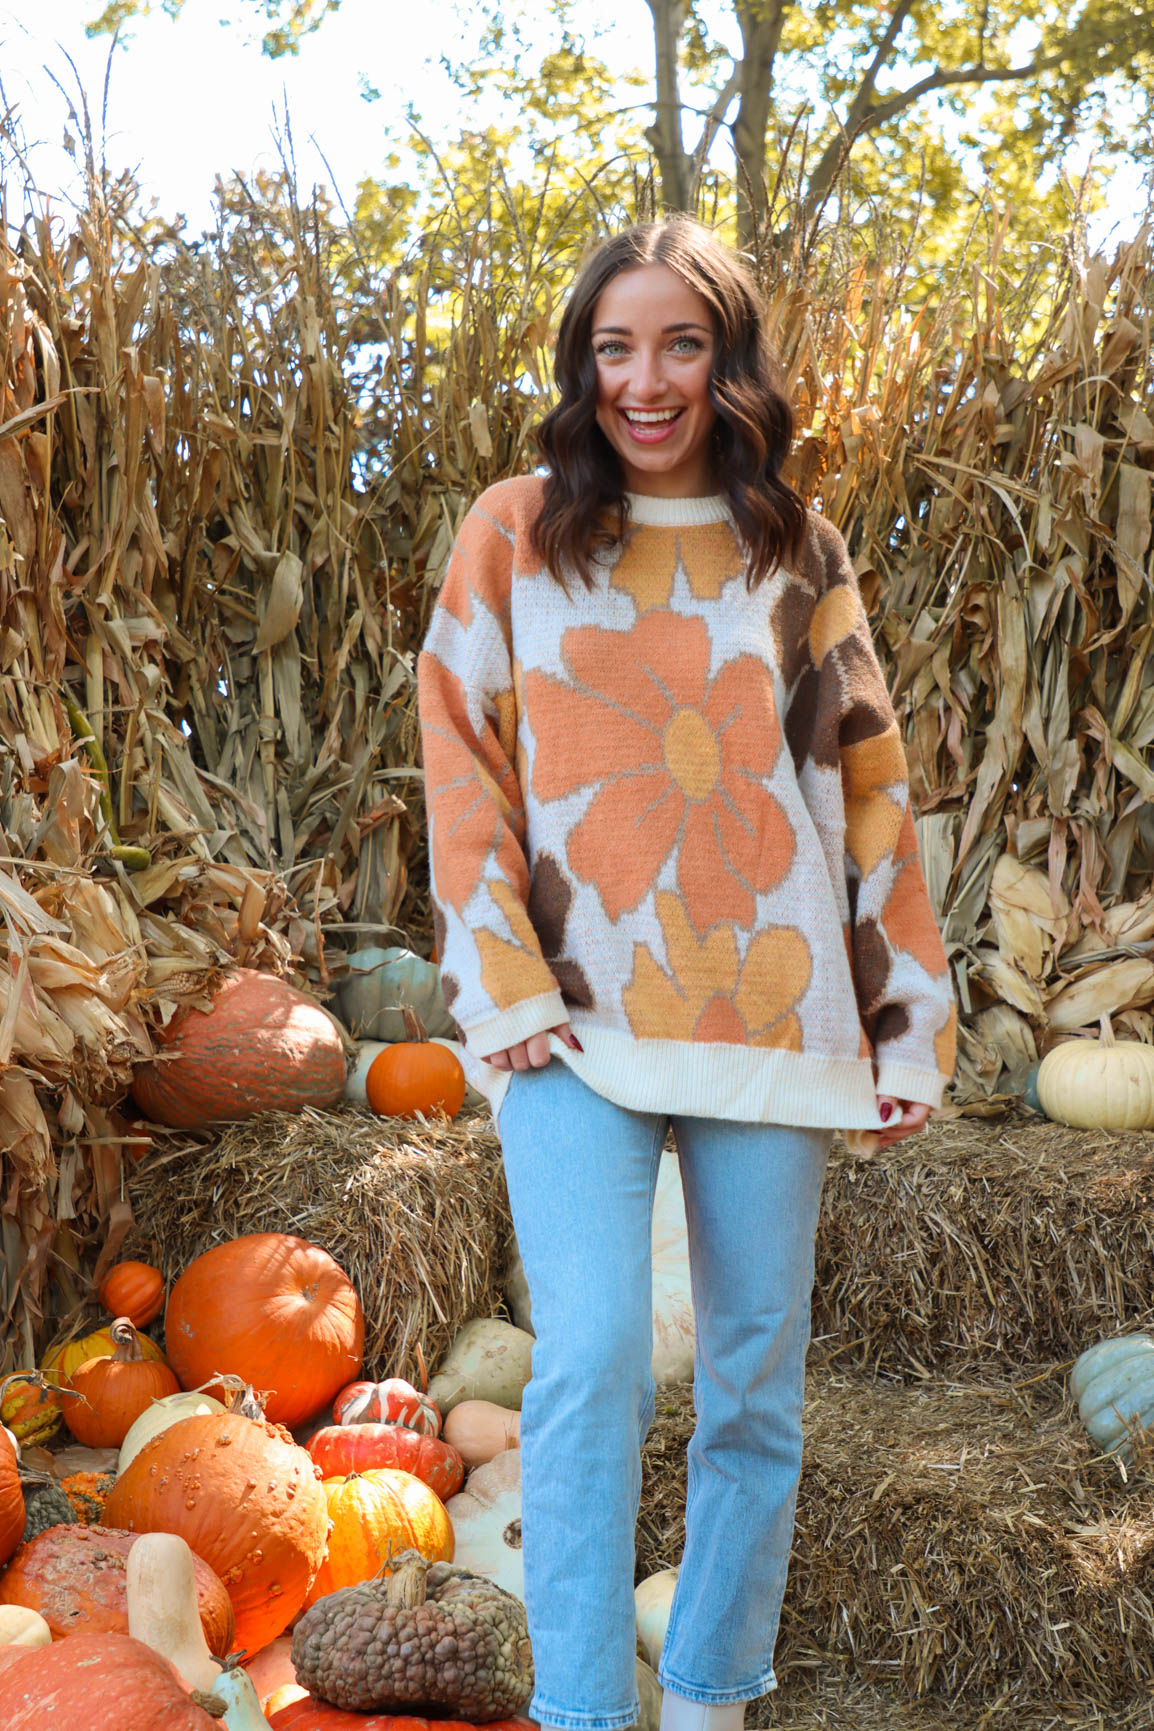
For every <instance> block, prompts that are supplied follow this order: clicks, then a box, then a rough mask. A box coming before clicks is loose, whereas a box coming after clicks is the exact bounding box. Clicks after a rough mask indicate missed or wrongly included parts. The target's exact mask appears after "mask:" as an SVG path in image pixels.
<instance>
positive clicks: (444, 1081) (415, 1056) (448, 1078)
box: [365, 1040, 465, 1118]
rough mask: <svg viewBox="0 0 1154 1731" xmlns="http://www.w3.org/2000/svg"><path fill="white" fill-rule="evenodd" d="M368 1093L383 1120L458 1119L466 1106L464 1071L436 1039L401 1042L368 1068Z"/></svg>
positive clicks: (375, 1059) (366, 1079) (386, 1050)
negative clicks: (418, 1114) (418, 1116)
mask: <svg viewBox="0 0 1154 1731" xmlns="http://www.w3.org/2000/svg"><path fill="white" fill-rule="evenodd" d="M365 1093H366V1095H367V1096H368V1101H369V1105H370V1106H371V1107H372V1109H373V1111H374V1112H377V1113H379V1114H380V1116H381V1117H382V1118H415V1117H416V1115H417V1113H418V1112H420V1113H422V1114H423V1115H424V1116H425V1117H426V1118H435V1117H445V1118H455V1117H456V1116H457V1113H458V1112H459V1111H460V1110H461V1107H462V1106H463V1105H464V1103H465V1072H464V1070H462V1068H461V1060H460V1059H459V1058H458V1057H457V1054H456V1053H455V1052H450V1051H449V1049H448V1047H447V1046H440V1045H438V1044H437V1042H436V1041H435V1040H398V1041H397V1042H396V1043H395V1044H394V1045H392V1046H386V1047H385V1049H384V1051H383V1052H378V1053H377V1055H376V1057H375V1058H374V1059H373V1061H372V1063H371V1064H370V1065H369V1070H368V1075H367V1076H366V1077H365Z"/></svg>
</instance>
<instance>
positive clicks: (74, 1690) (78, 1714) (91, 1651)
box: [0, 1635, 222, 1731]
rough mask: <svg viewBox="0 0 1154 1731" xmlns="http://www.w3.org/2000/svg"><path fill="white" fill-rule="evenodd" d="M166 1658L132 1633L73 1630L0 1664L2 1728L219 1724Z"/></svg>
mask: <svg viewBox="0 0 1154 1731" xmlns="http://www.w3.org/2000/svg"><path fill="white" fill-rule="evenodd" d="M221 1723H222V1721H221V1720H219V1719H214V1718H212V1716H211V1715H210V1714H208V1713H206V1712H205V1710H204V1708H203V1707H199V1706H197V1704H196V1702H195V1701H193V1700H192V1699H191V1697H190V1696H189V1694H188V1691H187V1690H186V1689H185V1687H184V1684H183V1683H182V1682H181V1681H180V1678H179V1677H178V1676H177V1674H176V1672H175V1671H174V1669H173V1667H172V1666H171V1665H170V1664H169V1663H168V1660H167V1659H162V1658H161V1656H160V1654H159V1653H154V1652H153V1651H152V1648H151V1647H146V1646H145V1645H144V1642H143V1641H134V1640H133V1639H132V1637H131V1635H73V1636H71V1637H70V1638H69V1639H68V1640H67V1641H53V1642H52V1645H51V1646H49V1647H37V1648H35V1649H34V1650H33V1651H30V1652H26V1653H25V1654H24V1655H23V1657H22V1658H21V1659H20V1660H19V1662H18V1663H17V1664H14V1665H9V1666H8V1667H7V1669H5V1670H4V1671H2V1672H0V1725H3V1727H4V1731H46V1728H47V1727H49V1726H51V1731H125V1727H126V1726H131V1727H132V1731H220V1727H221Z"/></svg>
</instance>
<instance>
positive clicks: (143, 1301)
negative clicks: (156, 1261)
mask: <svg viewBox="0 0 1154 1731" xmlns="http://www.w3.org/2000/svg"><path fill="white" fill-rule="evenodd" d="M96 1296H97V1297H98V1298H99V1300H100V1302H101V1304H102V1305H103V1306H104V1308H105V1310H110V1311H111V1312H112V1314H113V1316H126V1317H127V1318H128V1320H129V1322H130V1323H131V1324H132V1326H133V1328H145V1327H147V1325H148V1324H149V1323H150V1322H152V1321H153V1320H154V1318H155V1317H158V1316H159V1315H160V1313H161V1311H162V1310H163V1309H164V1276H163V1274H162V1273H161V1272H160V1270H159V1268H153V1266H152V1264H151V1263H149V1262H116V1263H114V1264H113V1266H112V1267H111V1268H110V1269H109V1270H108V1273H107V1274H106V1275H105V1276H104V1279H103V1280H102V1281H101V1282H100V1287H99V1290H98V1292H97V1294H96Z"/></svg>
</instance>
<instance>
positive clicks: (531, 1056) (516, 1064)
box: [481, 1022, 585, 1070]
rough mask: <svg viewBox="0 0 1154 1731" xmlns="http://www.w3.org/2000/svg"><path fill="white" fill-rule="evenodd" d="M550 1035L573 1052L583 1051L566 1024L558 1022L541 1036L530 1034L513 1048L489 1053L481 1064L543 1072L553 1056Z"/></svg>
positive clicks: (503, 1068)
mask: <svg viewBox="0 0 1154 1731" xmlns="http://www.w3.org/2000/svg"><path fill="white" fill-rule="evenodd" d="M550 1034H556V1036H557V1038H558V1039H559V1040H563V1041H564V1043H565V1044H566V1045H567V1046H568V1047H569V1048H570V1049H571V1050H572V1051H574V1052H583V1051H584V1050H585V1048H584V1047H583V1046H582V1044H581V1042H580V1040H579V1039H578V1038H577V1036H576V1034H575V1033H574V1032H573V1030H572V1028H571V1027H570V1026H569V1024H568V1022H559V1023H558V1024H557V1026H556V1027H555V1028H546V1030H545V1032H544V1033H543V1034H530V1035H529V1038H528V1039H527V1040H519V1041H518V1042H517V1044H516V1045H515V1046H504V1047H502V1049H501V1051H499V1052H490V1053H489V1056H488V1057H487V1058H483V1059H482V1060H481V1062H482V1063H483V1064H492V1066H493V1068H494V1070H543V1069H544V1068H545V1065H546V1064H547V1063H548V1062H549V1060H550V1058H551V1057H552V1056H553V1054H552V1053H551V1052H550V1050H549V1035H550Z"/></svg>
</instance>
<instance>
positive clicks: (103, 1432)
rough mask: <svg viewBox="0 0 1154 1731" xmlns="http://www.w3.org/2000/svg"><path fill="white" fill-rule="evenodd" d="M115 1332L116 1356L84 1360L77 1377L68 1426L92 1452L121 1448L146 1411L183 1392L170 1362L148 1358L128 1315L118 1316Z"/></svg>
mask: <svg viewBox="0 0 1154 1731" xmlns="http://www.w3.org/2000/svg"><path fill="white" fill-rule="evenodd" d="M110 1333H111V1335H112V1339H113V1342H114V1343H115V1344H114V1346H113V1350H112V1352H111V1354H110V1355H109V1356H108V1357H107V1358H88V1359H85V1361H84V1363H83V1364H79V1365H77V1367H76V1369H75V1370H74V1371H73V1373H72V1390H73V1398H72V1399H71V1400H70V1401H69V1403H68V1428H69V1430H70V1431H71V1432H72V1434H73V1436H74V1437H75V1438H76V1440H77V1442H82V1443H85V1444H86V1445H87V1446H88V1447H89V1448H119V1446H120V1444H121V1443H122V1442H123V1441H124V1439H125V1437H126V1436H127V1435H128V1432H129V1429H130V1427H131V1425H132V1424H133V1422H134V1420H136V1419H138V1418H139V1417H140V1415H141V1413H142V1412H143V1411H144V1410H145V1408H146V1407H148V1406H151V1404H152V1402H153V1401H154V1400H159V1399H160V1398H161V1397H162V1396H163V1395H166V1394H177V1393H178V1392H179V1390H180V1384H179V1382H177V1380H176V1377H175V1376H174V1374H173V1372H172V1371H171V1370H170V1369H169V1368H168V1366H167V1365H166V1364H164V1363H163V1362H162V1363H159V1364H158V1363H157V1362H156V1361H155V1359H149V1358H146V1357H145V1355H144V1352H143V1350H142V1347H141V1337H140V1335H139V1334H137V1332H136V1330H135V1328H133V1326H132V1324H131V1323H130V1322H129V1320H128V1318H127V1317H126V1316H118V1317H117V1319H116V1321H115V1322H114V1323H113V1324H112V1328H111V1330H110Z"/></svg>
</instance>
